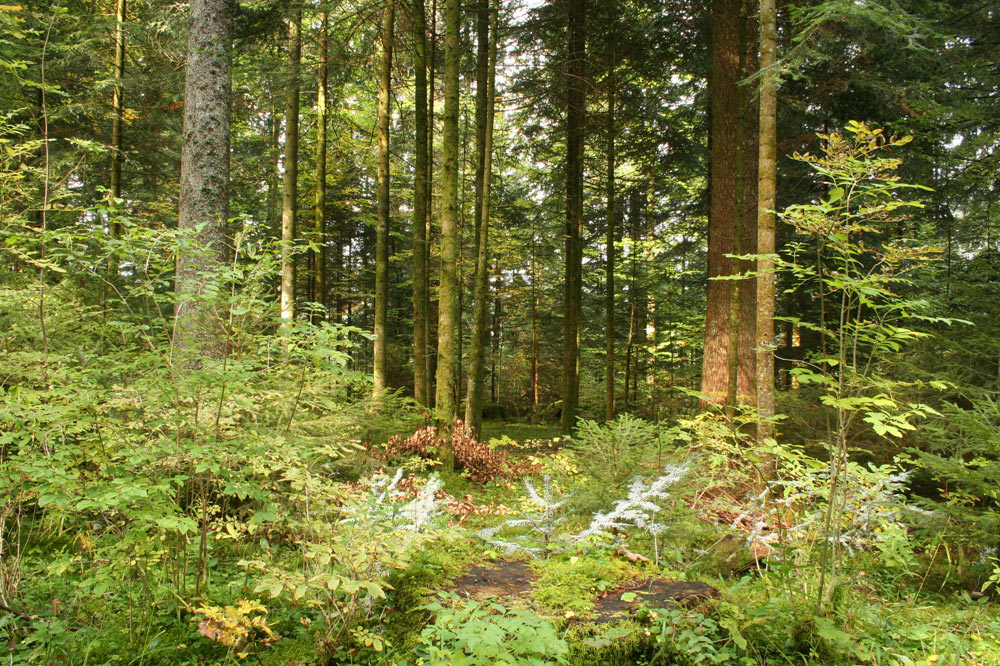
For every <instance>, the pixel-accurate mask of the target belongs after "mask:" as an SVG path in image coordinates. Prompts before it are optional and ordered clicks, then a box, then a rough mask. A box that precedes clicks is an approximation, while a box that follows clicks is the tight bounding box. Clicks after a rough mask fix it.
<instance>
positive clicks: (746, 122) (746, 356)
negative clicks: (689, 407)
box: [735, 0, 760, 405]
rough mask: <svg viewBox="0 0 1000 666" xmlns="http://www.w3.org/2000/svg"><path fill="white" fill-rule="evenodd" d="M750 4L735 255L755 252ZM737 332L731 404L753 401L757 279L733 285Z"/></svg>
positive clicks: (748, 0) (744, 38) (748, 2)
mask: <svg viewBox="0 0 1000 666" xmlns="http://www.w3.org/2000/svg"><path fill="white" fill-rule="evenodd" d="M754 6H755V3H754V2H752V0H743V9H742V13H741V16H740V44H741V47H742V48H741V52H740V79H741V80H742V82H741V84H740V88H739V105H740V134H741V135H742V136H741V139H740V150H741V158H740V164H741V166H740V178H739V180H740V192H739V200H740V201H739V216H740V238H739V247H738V248H737V249H736V254H740V255H748V254H756V252H757V160H758V145H757V144H758V120H759V118H758V115H759V113H760V111H759V109H758V102H757V95H756V94H755V92H756V91H755V90H754V88H755V85H754V83H752V82H751V81H750V80H749V79H750V77H752V76H753V75H754V74H755V73H756V72H757V48H758V43H759V42H758V28H757V21H756V20H755V19H754V17H753V16H752V14H753V9H754ZM755 269H756V262H755V261H754V260H752V259H747V260H741V261H740V264H739V272H740V273H741V274H747V273H753V272H754V270H755ZM736 291H737V300H738V301H739V306H738V308H737V319H738V322H739V334H738V339H737V348H736V355H735V358H736V362H737V367H736V404H739V405H755V404H756V403H757V332H756V331H757V280H756V279H754V278H743V279H741V280H740V281H739V282H738V283H737V287H736Z"/></svg>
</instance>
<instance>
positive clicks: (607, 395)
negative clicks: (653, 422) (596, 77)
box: [604, 47, 618, 421]
mask: <svg viewBox="0 0 1000 666" xmlns="http://www.w3.org/2000/svg"><path fill="white" fill-rule="evenodd" d="M616 67H617V60H616V58H615V52H614V47H612V50H611V57H610V59H609V62H608V127H607V132H608V151H607V166H608V175H607V223H608V228H607V235H606V237H605V241H604V245H605V248H606V253H607V259H606V264H605V280H604V288H605V293H604V417H605V418H606V419H608V420H609V421H610V420H611V419H613V418H614V417H615V230H616V229H617V228H618V215H617V209H616V207H615V196H616V194H615V133H616V132H617V129H616V126H615V102H616V97H617V94H618V90H617V86H618V83H617V79H616V77H615V68H616Z"/></svg>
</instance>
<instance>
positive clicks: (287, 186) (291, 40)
mask: <svg viewBox="0 0 1000 666" xmlns="http://www.w3.org/2000/svg"><path fill="white" fill-rule="evenodd" d="M301 28H302V13H301V11H300V10H296V11H295V13H294V14H293V15H292V17H291V18H290V19H289V20H288V90H287V97H286V100H285V174H284V188H283V190H282V193H281V323H282V326H284V327H288V326H290V325H291V322H292V320H293V319H294V318H295V255H294V253H293V252H294V249H295V248H294V244H295V225H296V217H297V216H298V181H299V64H300V61H301V57H302V40H301V37H300V34H299V33H300V31H301Z"/></svg>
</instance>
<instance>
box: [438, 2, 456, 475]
mask: <svg viewBox="0 0 1000 666" xmlns="http://www.w3.org/2000/svg"><path fill="white" fill-rule="evenodd" d="M459 22H460V14H459V10H458V0H447V4H446V9H445V42H444V49H445V50H444V128H443V136H442V151H443V153H444V166H443V173H442V177H441V286H440V289H439V292H438V303H439V304H438V353H437V388H436V396H435V398H436V399H435V413H436V416H437V421H438V424H439V425H440V426H445V425H449V424H451V423H452V422H453V420H454V417H455V404H456V395H457V390H456V389H457V386H456V385H455V372H454V365H455V352H456V337H457V335H458V326H459V322H458V299H459V292H458V153H459V145H458V65H459V48H460V47H459V40H458V27H459ZM440 448H441V460H442V462H443V463H444V464H445V466H446V468H447V467H448V466H450V465H453V464H454V453H453V452H452V451H451V446H450V442H449V440H448V439H447V438H444V439H442V440H441V447H440Z"/></svg>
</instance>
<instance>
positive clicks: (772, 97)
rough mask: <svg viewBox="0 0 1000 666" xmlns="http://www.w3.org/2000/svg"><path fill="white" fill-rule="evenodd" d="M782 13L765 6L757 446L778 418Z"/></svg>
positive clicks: (771, 2) (769, 1)
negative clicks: (776, 350) (777, 193)
mask: <svg viewBox="0 0 1000 666" xmlns="http://www.w3.org/2000/svg"><path fill="white" fill-rule="evenodd" d="M776 14H777V12H776V9H775V0H761V2H760V70H761V72H763V74H764V76H763V78H762V79H761V90H760V142H759V144H760V145H759V157H758V164H759V166H758V176H757V177H758V186H757V253H758V255H759V257H760V258H759V259H758V260H757V271H758V278H757V413H758V415H759V420H758V425H757V441H758V442H763V441H764V439H766V438H768V437H770V436H771V435H772V426H771V423H770V422H769V421H768V419H770V418H771V417H773V416H774V259H772V258H771V257H772V256H773V255H774V251H775V242H774V236H775V219H774V208H775V190H776V187H775V185H776V182H777V167H776V164H777V162H776V153H777V148H776V144H777V107H778V94H777V81H776V78H775V72H774V69H775V65H776V63H777V56H776V45H777V16H776Z"/></svg>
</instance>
